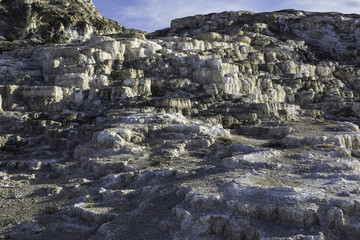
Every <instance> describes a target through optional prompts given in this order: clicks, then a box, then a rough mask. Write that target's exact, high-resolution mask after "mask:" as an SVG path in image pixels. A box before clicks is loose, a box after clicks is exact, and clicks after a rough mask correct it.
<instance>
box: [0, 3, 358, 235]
mask: <svg viewBox="0 0 360 240" xmlns="http://www.w3.org/2000/svg"><path fill="white" fill-rule="evenodd" d="M3 2H4V1H3ZM358 19H359V16H356V15H342V14H338V13H322V14H319V13H307V12H300V11H282V12H275V13H259V14H255V13H250V12H224V13H218V14H210V15H205V16H195V17H188V18H183V19H176V20H174V21H173V22H172V27H171V28H169V29H165V30H162V31H159V32H155V33H152V34H150V35H148V38H149V39H145V38H144V37H143V36H140V35H141V33H140V32H136V31H134V32H133V33H131V34H130V33H129V34H128V35H127V34H125V35H119V34H118V35H111V36H91V37H90V38H89V39H88V40H85V41H81V42H71V43H68V44H62V45H52V44H48V45H45V46H36V47H28V48H26V49H15V50H12V51H7V52H3V53H2V54H1V55H0V81H1V86H0V99H1V102H2V107H1V108H2V110H3V111H2V112H1V113H0V114H1V115H0V123H1V124H0V149H1V151H0V196H1V198H0V206H1V215H0V232H1V235H0V236H1V237H2V238H10V239H91V240H95V239H209V240H210V239H269V240H270V239H272V240H278V239H286V240H298V239H309V240H310V239H319V240H320V239H321V240H322V239H352V240H355V239H359V238H360V228H359V217H360V183H359V179H360V172H359V171H360V165H359V158H360V133H359V127H358V124H359V116H360V105H359V93H358V92H359V91H358V89H359V86H358V80H359V71H360V68H359V66H358V65H357V63H358V59H359V52H358V50H359V49H358V46H359V44H358V42H357V41H358V34H359V28H360V27H359V22H358ZM330 45H331V46H333V47H330ZM333 48H335V49H333ZM351 54H353V55H351Z"/></svg>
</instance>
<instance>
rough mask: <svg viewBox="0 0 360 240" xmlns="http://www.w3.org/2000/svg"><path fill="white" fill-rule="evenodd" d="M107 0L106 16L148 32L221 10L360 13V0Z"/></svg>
mask: <svg viewBox="0 0 360 240" xmlns="http://www.w3.org/2000/svg"><path fill="white" fill-rule="evenodd" d="M98 1H99V2H100V0H93V2H94V3H95V5H96V2H98ZM106 1H108V2H109V4H108V5H109V6H110V7H109V9H108V11H106V9H103V10H102V9H101V8H100V11H101V12H102V14H104V16H107V17H110V18H113V19H115V20H117V21H118V22H120V23H121V24H123V25H124V26H125V27H128V28H138V29H142V30H145V31H149V32H151V31H154V30H156V29H162V28H166V27H169V26H170V22H171V20H173V19H175V18H180V17H186V16H192V15H196V14H206V13H211V12H221V11H240V10H247V11H254V12H261V11H276V10H282V9H290V8H291V9H299V10H306V11H318V12H326V11H329V12H330V11H337V12H343V13H356V12H357V13H360V0H343V1H338V0H317V1H313V0H241V1H233V0H223V1H218V0H181V1H179V0H135V1H131V2H129V1H127V0H118V1H113V0H112V1H110V0H101V5H102V6H104V2H106ZM99 4H100V3H99ZM117 5H118V6H117ZM99 7H100V5H99Z"/></svg>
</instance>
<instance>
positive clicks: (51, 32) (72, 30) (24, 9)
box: [0, 0, 125, 51]
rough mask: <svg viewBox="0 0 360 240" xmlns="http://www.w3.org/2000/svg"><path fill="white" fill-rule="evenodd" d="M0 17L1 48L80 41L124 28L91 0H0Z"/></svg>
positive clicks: (120, 31)
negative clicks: (100, 11)
mask: <svg viewBox="0 0 360 240" xmlns="http://www.w3.org/2000/svg"><path fill="white" fill-rule="evenodd" d="M0 17H1V21H0V29H1V30H0V36H2V38H3V39H1V40H2V42H1V44H0V46H1V48H0V49H1V51H3V50H7V49H9V48H10V49H11V48H15V47H18V46H21V45H26V44H30V45H37V44H43V43H64V42H69V41H82V40H84V39H88V38H89V37H90V36H92V35H94V34H100V35H101V34H116V33H122V32H123V31H124V30H125V28H124V27H123V26H122V25H120V24H119V23H117V22H115V21H113V20H110V19H107V18H104V17H103V16H101V15H100V13H99V11H98V9H97V8H95V6H94V5H93V3H92V1H91V0H79V1H75V0H71V1H53V0H51V1H50V0H3V1H1V2H0ZM18 40H23V41H20V42H19V41H18ZM24 40H26V41H24ZM4 41H10V43H9V42H4ZM15 44H16V45H17V46H13V45H15Z"/></svg>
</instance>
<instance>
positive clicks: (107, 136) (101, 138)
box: [93, 131, 124, 149]
mask: <svg viewBox="0 0 360 240" xmlns="http://www.w3.org/2000/svg"><path fill="white" fill-rule="evenodd" d="M93 139H94V140H95V141H96V142H97V143H99V144H100V145H101V146H102V147H105V148H115V149H116V148H120V147H122V146H124V140H123V139H122V138H121V136H120V135H119V134H117V133H116V132H112V131H102V132H99V133H95V134H94V137H93Z"/></svg>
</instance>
